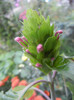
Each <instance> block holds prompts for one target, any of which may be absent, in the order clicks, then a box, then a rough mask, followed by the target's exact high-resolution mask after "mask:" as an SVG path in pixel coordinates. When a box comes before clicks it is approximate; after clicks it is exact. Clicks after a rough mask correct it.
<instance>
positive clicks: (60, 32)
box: [55, 30, 63, 36]
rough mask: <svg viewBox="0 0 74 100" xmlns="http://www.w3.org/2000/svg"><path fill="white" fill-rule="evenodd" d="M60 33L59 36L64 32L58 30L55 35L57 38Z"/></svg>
mask: <svg viewBox="0 0 74 100" xmlns="http://www.w3.org/2000/svg"><path fill="white" fill-rule="evenodd" d="M58 33H59V34H62V33H63V31H62V30H58V31H57V32H56V33H55V36H56V35H57V34H58Z"/></svg>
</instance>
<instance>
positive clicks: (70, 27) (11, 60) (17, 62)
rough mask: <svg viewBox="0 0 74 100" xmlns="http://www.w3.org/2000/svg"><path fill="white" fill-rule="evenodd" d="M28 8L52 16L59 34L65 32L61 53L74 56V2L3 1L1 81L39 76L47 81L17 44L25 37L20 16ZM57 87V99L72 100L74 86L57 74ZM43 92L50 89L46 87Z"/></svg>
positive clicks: (0, 9)
mask: <svg viewBox="0 0 74 100" xmlns="http://www.w3.org/2000/svg"><path fill="white" fill-rule="evenodd" d="M28 8H32V9H34V10H37V11H38V12H39V10H40V11H41V12H42V14H43V15H44V16H45V18H46V17H47V16H48V15H49V17H50V21H51V24H52V23H55V31H56V30H59V29H62V30H63V35H62V36H61V39H62V40H63V41H62V46H61V53H63V52H64V54H65V55H67V56H70V57H71V56H74V0H0V81H1V80H3V79H4V78H5V77H6V76H7V75H9V76H11V77H14V76H16V75H18V76H19V77H20V78H21V79H22V78H23V79H24V78H25V79H26V80H28V82H32V81H33V80H35V79H36V78H38V77H39V76H42V77H44V78H46V77H45V76H44V74H43V73H41V72H40V71H39V70H37V69H35V68H33V67H32V65H31V64H30V62H29V60H28V59H27V58H26V57H25V55H24V54H23V52H21V51H23V50H21V47H20V46H19V44H17V43H16V42H15V41H14V38H15V37H16V36H21V31H22V21H21V20H20V19H19V16H20V13H21V12H23V11H24V10H27V9H28ZM55 83H56V84H55V87H56V94H57V96H58V97H61V98H62V99H63V100H72V93H73V94H74V91H73V89H74V86H73V84H74V82H73V81H72V80H70V79H68V78H65V79H64V78H63V76H61V75H60V74H57V77H56V81H55ZM8 84H10V82H9V83H7V85H8ZM66 84H67V85H66ZM7 85H6V86H5V88H4V87H2V88H1V87H0V91H2V90H3V91H7V90H8V89H9V88H10V86H9V88H8V89H7V90H6V88H7ZM67 87H68V88H67ZM41 88H42V89H43V88H46V89H47V88H48V87H47V86H46V85H45V84H43V85H42V86H41ZM72 88H73V89H72ZM71 91H72V92H71ZM73 98H74V97H73Z"/></svg>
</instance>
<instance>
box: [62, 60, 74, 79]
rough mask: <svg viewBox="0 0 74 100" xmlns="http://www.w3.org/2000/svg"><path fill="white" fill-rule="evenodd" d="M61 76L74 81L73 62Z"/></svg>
mask: <svg viewBox="0 0 74 100" xmlns="http://www.w3.org/2000/svg"><path fill="white" fill-rule="evenodd" d="M61 74H63V75H64V76H66V77H68V78H70V79H72V80H73V81H74V62H72V61H71V62H70V63H69V64H68V65H67V67H66V68H65V69H63V70H62V71H61Z"/></svg>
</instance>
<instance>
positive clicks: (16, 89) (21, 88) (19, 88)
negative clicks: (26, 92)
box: [13, 86, 25, 92]
mask: <svg viewBox="0 0 74 100" xmlns="http://www.w3.org/2000/svg"><path fill="white" fill-rule="evenodd" d="M24 88H25V86H17V87H15V88H14V90H13V91H15V92H18V91H21V90H23V89H24Z"/></svg>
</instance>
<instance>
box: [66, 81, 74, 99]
mask: <svg viewBox="0 0 74 100" xmlns="http://www.w3.org/2000/svg"><path fill="white" fill-rule="evenodd" d="M66 85H67V87H68V88H69V89H70V90H71V92H72V100H74V84H72V83H71V82H66Z"/></svg>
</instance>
